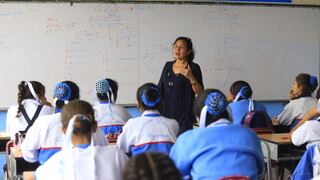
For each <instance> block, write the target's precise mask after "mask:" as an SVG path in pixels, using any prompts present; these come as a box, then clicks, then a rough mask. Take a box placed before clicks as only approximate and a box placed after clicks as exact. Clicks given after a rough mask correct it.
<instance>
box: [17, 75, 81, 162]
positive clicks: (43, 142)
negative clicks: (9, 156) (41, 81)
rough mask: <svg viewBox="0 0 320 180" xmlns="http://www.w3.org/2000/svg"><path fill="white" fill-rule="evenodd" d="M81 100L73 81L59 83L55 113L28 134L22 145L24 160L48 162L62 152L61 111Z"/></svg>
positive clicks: (42, 119) (40, 121)
mask: <svg viewBox="0 0 320 180" xmlns="http://www.w3.org/2000/svg"><path fill="white" fill-rule="evenodd" d="M75 99H79V87H78V86H77V85H76V84H75V83H74V82H71V81H63V82H61V83H58V84H57V85H56V86H55V89H54V103H53V104H54V106H55V113H54V114H52V115H47V116H42V117H40V118H39V119H38V120H37V121H36V122H35V123H34V125H33V126H32V127H31V128H30V130H29V131H28V133H27V134H26V138H25V140H24V141H23V143H22V145H21V152H22V156H23V158H24V159H25V160H26V161H28V162H36V161H39V162H40V164H43V163H44V162H46V161H47V160H48V159H49V158H50V157H51V156H52V155H53V154H55V153H56V152H58V151H60V150H61V147H62V144H63V140H64V135H63V133H62V131H61V127H62V124H61V120H60V116H61V110H62V107H63V106H64V105H65V104H67V103H68V102H70V101H73V100H75Z"/></svg>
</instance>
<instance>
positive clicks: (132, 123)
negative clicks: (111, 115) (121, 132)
mask: <svg viewBox="0 0 320 180" xmlns="http://www.w3.org/2000/svg"><path fill="white" fill-rule="evenodd" d="M141 121H142V117H135V118H130V119H129V120H128V121H127V122H126V124H125V126H127V127H129V126H135V125H137V124H140V123H141Z"/></svg>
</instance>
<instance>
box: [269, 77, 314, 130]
mask: <svg viewBox="0 0 320 180" xmlns="http://www.w3.org/2000/svg"><path fill="white" fill-rule="evenodd" d="M317 86H318V82H317V78H316V77H315V76H310V75H309V74H305V73H301V74H299V75H298V76H297V77H296V78H295V80H294V83H293V86H292V89H291V91H290V102H289V103H288V104H287V105H286V106H285V107H284V109H283V111H282V112H281V113H280V114H279V115H278V116H277V117H276V118H274V119H273V120H272V121H273V124H279V125H284V126H290V129H292V128H293V127H294V126H295V125H296V124H297V123H298V121H299V120H301V119H302V117H303V116H304V115H305V114H306V113H307V112H308V111H309V110H310V109H311V108H312V107H313V106H315V105H316V100H315V99H314V98H313V97H312V95H311V94H312V93H313V91H314V90H315V89H316V88H317Z"/></svg>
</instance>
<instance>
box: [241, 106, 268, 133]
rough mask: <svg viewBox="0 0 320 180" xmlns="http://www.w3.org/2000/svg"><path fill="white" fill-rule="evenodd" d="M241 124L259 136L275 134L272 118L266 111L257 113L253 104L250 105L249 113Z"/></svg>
mask: <svg viewBox="0 0 320 180" xmlns="http://www.w3.org/2000/svg"><path fill="white" fill-rule="evenodd" d="M251 101H252V100H251ZM250 106H251V107H250ZM241 124H242V125H244V126H245V127H248V128H251V129H253V130H254V131H255V132H256V133H257V134H268V133H273V126H272V121H271V118H270V116H269V115H268V114H267V113H266V112H264V111H255V110H254V108H253V102H251V103H249V112H247V113H246V114H245V115H244V116H243V118H242V120H241Z"/></svg>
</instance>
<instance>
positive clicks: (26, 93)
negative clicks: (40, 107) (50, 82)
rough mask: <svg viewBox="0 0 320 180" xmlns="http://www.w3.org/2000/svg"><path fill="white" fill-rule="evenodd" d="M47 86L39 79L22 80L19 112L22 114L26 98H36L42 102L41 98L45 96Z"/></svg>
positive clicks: (19, 89)
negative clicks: (23, 102)
mask: <svg viewBox="0 0 320 180" xmlns="http://www.w3.org/2000/svg"><path fill="white" fill-rule="evenodd" d="M45 92H46V90H45V87H44V86H43V85H42V84H41V83H40V82H38V81H21V82H20V83H19V85H18V112H17V117H20V115H21V108H22V106H23V105H22V101H23V100H25V99H35V100H37V101H38V102H40V103H41V101H40V99H41V98H42V97H43V96H45Z"/></svg>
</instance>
